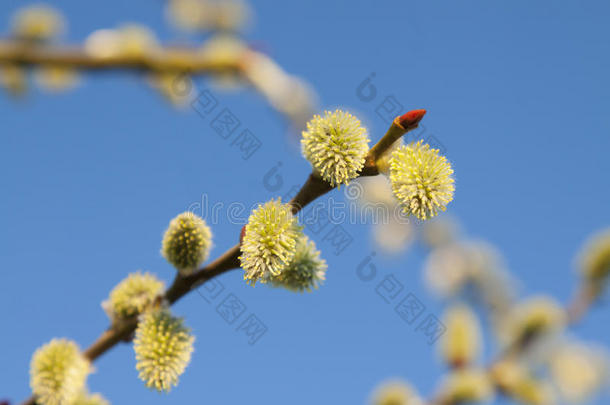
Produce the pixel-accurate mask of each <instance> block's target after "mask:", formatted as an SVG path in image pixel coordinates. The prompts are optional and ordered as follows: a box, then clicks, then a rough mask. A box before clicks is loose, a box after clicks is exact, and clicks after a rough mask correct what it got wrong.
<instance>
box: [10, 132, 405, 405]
mask: <svg viewBox="0 0 610 405" xmlns="http://www.w3.org/2000/svg"><path fill="white" fill-rule="evenodd" d="M410 129H413V128H410ZM406 132H407V131H404V132H403V134H404V133H406ZM382 139H383V138H382ZM389 146H391V144H389V145H388V147H389ZM373 149H375V148H373ZM373 149H371V151H370V152H369V154H370V153H372V151H373ZM377 151H381V153H383V152H384V151H385V150H381V149H380V148H377ZM366 161H367V162H369V161H370V159H369V158H367V160H366ZM373 162H374V160H373ZM377 173H378V171H377V169H376V167H375V165H374V163H372V164H371V163H367V164H366V165H365V167H364V168H363V170H362V171H361V173H360V176H373V175H376V174H377ZM332 189H333V187H332V186H331V185H330V184H329V183H327V182H325V181H324V180H322V179H321V178H320V177H319V176H317V175H315V174H311V175H310V176H309V177H308V178H307V181H306V182H305V184H303V186H302V187H301V189H300V190H299V192H298V193H297V194H296V196H295V197H294V198H293V199H292V200H291V201H290V203H289V204H290V205H292V211H293V213H294V214H296V213H297V212H299V211H300V210H301V209H302V208H304V207H305V206H306V205H307V204H309V203H310V202H312V201H314V200H315V199H317V198H318V197H320V196H322V195H324V194H326V193H328V192H329V191H331V190H332ZM238 257H239V244H237V245H235V246H233V247H232V248H230V249H229V250H227V251H226V252H224V253H223V254H222V255H221V256H219V257H218V258H217V259H215V260H214V261H212V262H211V263H209V264H208V265H207V266H205V267H203V268H201V269H199V270H197V271H196V272H195V273H193V274H191V275H189V276H186V277H184V276H181V275H180V274H179V273H178V274H177V275H176V277H175V278H174V281H173V282H172V285H171V286H170V287H169V288H168V289H167V290H166V291H165V293H164V294H163V298H164V299H165V300H166V301H167V302H168V303H169V304H170V305H171V304H173V303H175V302H176V301H178V300H179V299H180V298H182V297H184V296H185V295H186V294H188V293H189V292H190V291H191V290H193V289H195V288H197V287H199V286H200V285H201V284H203V283H205V282H206V281H208V280H211V279H212V278H214V277H216V276H218V275H220V274H222V273H226V272H227V271H229V270H233V269H237V268H239V259H238ZM136 327H137V318H131V319H128V320H125V321H123V322H121V323H119V324H115V325H113V326H111V327H110V328H108V329H107V330H106V331H104V332H103V333H102V334H101V335H100V336H99V337H98V338H97V339H96V340H95V342H93V343H92V344H91V346H89V347H88V348H87V349H86V350H85V352H84V354H85V357H87V359H89V360H90V361H94V360H95V359H97V358H98V357H100V356H101V355H103V354H104V353H106V352H107V351H108V350H110V349H111V348H112V347H114V346H115V345H117V344H118V343H120V342H122V341H129V340H130V337H131V335H132V334H133V332H134V331H135V329H136ZM35 403H36V401H35V398H34V396H32V397H30V398H28V399H27V400H26V401H24V402H22V405H34V404H35Z"/></svg>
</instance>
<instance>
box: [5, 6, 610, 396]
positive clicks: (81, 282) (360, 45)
mask: <svg viewBox="0 0 610 405" xmlns="http://www.w3.org/2000/svg"><path fill="white" fill-rule="evenodd" d="M21 4H23V2H3V3H2V4H1V5H0V23H1V24H2V26H3V27H7V26H8V22H9V19H10V15H11V14H12V13H13V12H14V11H15V10H16V8H17V7H18V6H20V5H21ZM52 4H53V5H55V6H56V7H57V8H58V9H60V10H61V11H62V12H63V13H64V14H65V16H66V17H67V19H68V21H69V32H68V35H67V40H69V41H71V42H77V41H82V40H83V39H84V38H85V37H86V35H87V34H88V33H89V32H91V31H92V30H94V29H98V28H109V27H114V26H116V25H117V24H120V23H123V22H140V23H143V24H147V25H149V26H150V27H152V28H153V29H154V30H155V31H157V32H158V35H159V36H160V37H161V38H162V39H163V40H164V41H169V40H171V39H175V38H176V37H178V38H180V34H179V33H177V32H175V31H173V30H172V29H171V28H169V27H168V25H167V24H166V23H165V21H164V18H163V10H162V7H161V2H154V1H150V0H132V1H130V2H119V1H110V2H103V3H95V2H93V3H92V2H82V1H74V0H64V1H55V2H52ZM252 8H253V9H254V12H255V15H256V21H255V22H254V24H252V28H251V29H250V30H249V31H248V32H247V34H246V36H247V39H248V40H251V41H253V42H256V43H264V44H265V49H267V50H268V52H269V53H270V54H271V55H272V56H273V57H274V58H275V59H276V60H277V61H278V62H279V63H280V64H281V65H282V66H283V67H284V68H285V69H286V70H287V71H288V72H290V73H294V74H297V75H300V76H302V77H304V78H305V79H306V80H308V81H309V82H310V83H311V84H312V86H313V87H314V88H315V89H316V90H317V92H318V94H319V96H320V106H321V108H334V107H337V106H342V107H345V108H347V109H350V110H351V111H353V112H355V113H356V114H358V115H359V116H360V117H361V118H362V120H363V121H364V122H365V123H366V125H367V126H368V127H369V129H370V133H371V137H372V139H373V140H376V139H378V138H379V137H380V136H381V135H382V134H383V133H384V132H385V129H386V125H385V123H384V122H383V120H382V119H381V118H380V117H379V116H378V115H377V114H376V111H375V110H376V108H377V106H378V105H379V104H380V103H381V102H382V101H383V100H384V99H385V97H388V96H393V97H394V98H395V99H396V100H397V101H398V102H400V103H401V104H402V105H403V106H404V107H405V109H407V110H408V109H414V108H426V109H427V110H428V114H427V115H426V117H425V120H424V121H423V123H424V125H425V126H426V128H427V129H428V130H429V131H430V133H431V134H433V135H434V136H435V138H437V139H438V140H439V142H440V143H441V144H442V145H443V146H444V148H445V150H446V153H447V156H448V158H449V159H450V160H451V162H452V164H453V166H454V169H455V173H456V194H455V200H454V202H452V203H451V205H450V208H449V212H450V213H451V214H453V215H455V216H456V217H458V218H459V219H460V221H461V222H462V223H463V224H464V228H465V230H466V232H467V234H468V235H470V236H473V237H480V238H484V239H487V240H489V241H491V242H492V243H494V244H495V245H497V246H499V247H500V248H501V250H502V251H503V253H504V255H505V257H506V259H507V262H508V265H509V267H510V269H511V270H512V271H513V272H514V274H515V275H516V277H518V278H519V279H520V280H521V281H522V288H521V292H522V294H523V295H526V294H530V293H536V292H544V293H548V294H552V295H553V296H555V297H556V298H557V299H559V300H561V301H567V300H568V299H569V297H570V294H571V293H572V290H573V288H574V285H575V282H576V276H575V274H574V266H573V258H574V255H575V254H576V253H577V252H578V249H579V246H580V244H581V243H582V241H583V240H584V239H585V238H586V237H587V236H588V235H589V234H590V233H592V232H594V231H596V230H599V229H601V228H603V227H606V226H608V225H609V224H610V211H609V210H608V206H609V203H610V188H609V187H608V178H607V176H608V173H610V159H608V148H609V147H610V140H609V139H610V138H609V137H608V134H609V130H610V117H609V115H608V114H607V112H608V108H609V107H610V103H609V100H608V97H609V96H608V91H607V90H608V88H609V85H610V79H609V76H608V71H610V52H609V51H610V45H609V42H608V38H609V35H610V26H609V25H608V24H607V20H608V16H609V11H610V4H609V3H608V2H604V1H590V2H586V3H585V2H567V1H555V2H526V1H511V2H494V3H493V4H492V3H490V2H487V1H482V0H479V1H461V2H446V3H440V2H411V1H378V2H375V3H374V6H372V5H371V3H370V2H365V1H347V0H340V1H334V2H325V1H319V0H311V1H307V2H276V1H271V0H260V1H256V2H254V4H252ZM372 73H374V74H375V76H374V78H373V82H372V83H373V85H374V86H375V87H376V89H377V90H378V92H377V96H376V98H375V99H374V100H372V101H369V102H365V101H363V100H361V99H360V98H359V97H357V88H358V86H359V84H360V83H361V82H362V81H363V80H364V79H365V78H367V77H369V75H371V74H372ZM206 85H207V83H204V86H206ZM213 91H214V94H215V95H217V97H218V100H219V101H220V103H221V104H222V105H224V106H226V107H227V108H230V109H231V111H233V112H234V114H235V115H236V116H238V117H239V119H240V120H241V121H242V124H243V125H244V127H247V128H249V129H250V130H251V131H252V132H253V133H254V134H256V136H258V137H259V138H260V139H261V141H262V142H263V146H262V147H261V149H260V150H259V151H258V152H257V153H256V154H255V155H254V156H253V157H252V158H251V159H249V160H242V159H241V158H240V155H239V152H238V151H237V150H236V149H235V148H234V147H231V145H230V143H229V142H227V141H225V140H223V139H222V138H220V137H218V136H217V135H216V133H215V132H214V131H213V130H212V129H211V128H210V122H209V120H205V119H202V118H201V117H200V116H199V115H197V114H196V113H195V112H193V111H190V110H188V109H187V110H185V111H177V110H175V109H172V108H171V107H169V106H168V105H167V103H165V102H164V100H162V99H161V98H160V97H159V96H158V95H157V94H156V93H154V92H153V91H152V90H151V89H150V88H149V87H147V86H146V85H145V84H144V83H143V82H142V81H141V80H139V79H138V78H137V77H135V76H134V75H130V74H114V73H113V74H102V75H98V76H94V75H87V76H86V77H85V78H84V80H83V83H82V85H81V86H80V87H79V88H77V89H76V90H74V91H70V92H67V93H63V94H60V95H56V96H54V95H47V94H43V93H41V92H39V91H34V92H32V93H31V94H30V97H29V98H27V99H26V100H23V101H20V102H15V101H12V100H10V99H8V98H7V97H4V96H3V97H1V98H0V117H1V118H0V125H1V131H2V137H1V147H0V169H1V173H2V175H1V176H0V185H1V186H2V190H3V196H4V197H3V198H2V210H1V214H0V219H1V224H2V232H1V233H0V238H1V239H0V246H2V248H1V249H2V250H1V253H2V254H1V256H0V257H1V266H2V271H1V272H0V283H1V284H2V286H3V287H2V294H0V317H1V319H2V320H3V326H4V328H3V333H2V336H1V337H0V342H1V345H0V347H2V359H3V360H4V367H2V370H1V371H0V381H1V383H0V397H3V396H4V397H8V398H11V399H12V400H13V401H18V400H21V399H23V398H25V397H26V396H27V395H28V394H29V387H28V367H29V361H30V356H31V354H32V352H33V351H34V350H35V349H36V348H37V347H38V346H40V345H41V344H43V343H45V342H47V341H49V340H50V339H51V338H52V337H56V336H57V337H61V336H65V337H70V338H72V339H75V340H76V341H77V342H79V344H81V345H82V346H83V347H84V346H87V345H88V344H89V343H90V342H92V341H93V340H94V339H95V337H96V336H97V335H98V334H99V333H100V332H101V331H102V330H103V328H105V327H106V326H107V319H106V315H105V314H104V312H103V311H102V310H101V308H100V302H101V301H102V300H103V299H105V297H106V296H107V294H108V292H109V291H110V289H111V288H112V287H113V286H114V285H115V284H116V283H117V282H118V281H120V280H121V279H122V278H123V277H124V276H125V275H126V274H127V273H129V272H132V271H135V270H137V269H144V270H148V271H152V272H154V273H156V274H158V275H159V277H161V278H162V279H164V280H165V281H166V282H167V283H169V282H171V279H172V278H173V276H174V270H173V269H172V268H171V266H170V265H169V264H167V263H166V262H165V261H164V259H163V258H162V257H161V256H160V254H159V248H160V239H161V235H162V233H163V231H164V229H165V227H166V226H167V223H168V222H169V220H170V219H171V218H172V217H173V216H175V215H176V214H178V213H179V212H182V211H184V210H185V209H187V208H188V207H189V206H190V205H191V204H193V203H194V202H198V201H201V200H202V198H203V196H204V195H206V196H207V198H209V201H211V202H221V203H224V204H226V205H228V204H231V203H232V202H241V203H243V204H245V205H246V206H250V205H252V204H255V203H258V202H263V201H266V200H268V199H270V198H272V197H276V196H281V195H283V193H285V192H287V191H288V187H289V186H290V185H292V184H299V183H301V182H303V181H304V180H305V178H306V176H307V174H308V171H309V166H308V163H307V162H306V161H305V160H304V159H302V158H300V156H299V154H298V151H297V149H296V148H295V147H294V145H292V144H291V143H290V142H288V141H287V137H286V126H285V123H284V122H283V121H282V120H281V119H278V116H277V115H276V114H275V113H274V112H273V111H272V110H271V109H270V108H269V107H268V106H267V105H266V104H265V103H264V102H263V100H262V99H261V98H260V97H259V96H258V95H257V94H255V93H254V92H252V91H248V90H247V91H242V92H237V93H222V92H219V91H217V90H213ZM278 162H282V166H281V167H280V172H279V173H280V175H281V176H282V177H283V178H284V179H285V184H286V186H285V187H284V188H282V189H281V190H278V191H277V192H270V191H269V190H268V189H266V188H265V187H264V184H263V177H264V175H265V173H267V172H268V171H269V170H270V169H271V168H272V167H274V166H275V165H276V164H277V163H278ZM335 193H336V195H335V198H342V197H341V195H342V192H336V191H335ZM240 227H241V226H240V225H236V224H231V223H228V221H220V223H218V224H215V225H213V231H214V241H215V248H214V250H213V251H212V256H213V257H214V256H216V255H218V254H220V253H222V252H223V251H224V250H225V249H226V248H228V247H230V246H233V245H234V244H235V243H236V242H237V237H238V236H237V235H238V233H239V229H240ZM345 230H346V231H347V232H348V233H349V234H350V235H353V238H354V241H353V243H352V244H350V245H349V247H348V248H346V249H345V251H343V252H342V253H341V254H339V255H335V254H333V252H332V247H331V246H330V245H328V242H327V241H326V242H325V241H323V240H321V239H322V238H318V239H317V242H318V246H319V247H320V248H321V249H322V251H323V255H324V256H325V258H326V259H327V261H328V263H329V272H328V277H327V282H326V283H325V285H324V286H323V288H321V289H320V290H318V291H317V292H315V293H313V294H305V295H294V294H290V293H288V292H284V291H278V290H273V289H268V288H264V287H263V286H260V287H259V286H257V287H256V288H251V287H248V286H247V285H246V284H245V283H244V282H243V281H242V275H241V272H240V271H233V272H231V273H228V274H225V275H223V276H222V277H221V278H220V279H219V280H220V282H221V283H222V285H223V286H224V288H225V289H224V290H223V291H224V293H223V295H222V296H221V297H225V296H228V295H229V294H234V296H235V297H238V298H239V300H240V301H241V302H242V303H243V304H244V306H245V307H246V309H245V312H244V314H243V315H242V316H243V317H246V316H247V315H249V314H254V315H255V316H257V317H258V318H259V319H260V320H261V321H263V322H264V324H265V325H266V326H267V328H268V331H267V333H266V334H265V335H264V336H263V337H262V338H261V339H260V341H259V342H257V343H256V344H255V345H253V346H251V345H249V344H248V343H247V338H246V336H245V335H244V334H243V333H240V332H239V331H236V329H238V324H239V322H241V320H240V319H239V320H237V321H235V322H234V323H233V324H227V323H226V322H225V320H223V318H222V317H221V316H220V315H219V314H218V313H217V312H216V309H215V308H216V305H217V303H214V304H211V303H208V302H207V301H206V300H204V299H203V298H202V297H201V296H198V295H197V294H191V295H189V296H188V297H187V298H185V299H183V300H182V301H180V302H179V303H178V304H177V305H176V306H175V313H176V314H179V315H181V316H185V317H186V320H187V323H188V325H189V326H191V327H192V329H193V330H194V333H195V334H196V336H197V341H196V344H195V353H194V356H193V361H192V363H191V365H190V366H189V368H188V369H187V371H186V373H185V374H184V375H183V377H182V378H181V384H180V385H179V386H178V387H177V388H176V389H175V390H174V391H173V392H172V393H171V394H170V395H169V396H168V397H166V396H165V395H160V394H157V393H156V392H151V391H149V390H148V389H146V388H145V387H144V385H143V384H142V383H141V382H140V381H139V380H138V379H137V374H136V371H135V368H134V358H133V351H132V348H131V346H130V345H121V346H119V347H116V348H115V349H113V350H112V351H111V352H110V353H108V354H107V355H106V356H104V357H103V358H101V359H100V360H99V361H98V362H97V363H96V367H97V372H96V373H95V374H93V375H92V376H91V377H90V379H89V384H90V388H91V390H92V391H99V392H102V393H103V394H104V395H105V396H106V397H108V398H109V399H110V400H111V401H112V402H113V403H115V404H118V403H129V402H136V401H137V402H147V403H150V404H156V403H159V404H161V403H167V401H173V402H175V403H181V402H187V401H188V402H192V401H193V398H197V400H196V401H197V402H198V403H222V404H238V403H244V402H246V401H247V402H254V403H269V404H276V403H278V404H279V403H285V402H287V401H290V402H291V403H292V404H310V403H318V402H319V403H364V402H365V401H366V399H367V398H368V396H369V393H370V391H371V390H372V389H373V388H374V387H375V385H376V384H377V383H379V382H380V381H382V380H384V379H386V378H388V377H402V378H404V379H407V380H409V381H411V382H412V383H413V384H414V385H415V386H416V387H418V389H419V390H420V391H421V392H423V393H424V394H430V393H431V392H432V391H433V390H434V387H435V386H436V384H437V381H438V379H439V378H440V376H441V375H442V373H443V370H444V369H443V366H442V364H441V363H440V361H438V358H437V356H436V352H435V349H434V347H431V346H429V345H428V344H427V343H426V340H425V338H424V336H423V335H422V334H421V333H419V332H417V331H415V330H414V327H412V326H410V325H407V324H406V323H404V322H403V321H402V320H401V319H400V318H399V317H398V316H397V315H396V313H395V312H394V311H393V309H392V306H391V305H388V304H386V303H385V302H384V301H383V300H382V299H381V298H380V297H379V296H378V295H377V294H376V293H375V286H376V285H377V284H378V282H379V281H381V277H382V276H383V275H387V274H394V275H395V276H396V277H397V278H398V279H399V280H400V281H401V282H402V283H403V284H404V285H405V286H406V289H408V290H409V291H411V292H413V293H414V294H415V295H417V296H418V297H419V298H420V300H421V301H422V302H424V303H425V305H426V310H427V311H428V312H429V313H432V314H440V313H441V311H442V306H441V305H440V303H439V302H438V301H437V300H436V298H435V297H434V296H433V295H431V294H430V292H429V291H428V290H427V289H426V288H425V286H424V284H423V281H422V274H421V262H422V258H423V255H422V250H421V249H418V248H416V249H414V250H411V251H409V252H408V253H406V254H404V255H401V256H399V257H392V258H384V257H382V256H381V255H377V256H375V258H374V264H375V265H376V266H377V268H378V269H379V276H378V277H377V279H376V280H373V281H371V282H364V281H362V280H360V279H359V278H358V277H357V276H356V268H357V266H358V264H359V263H361V262H362V260H363V259H365V257H366V256H367V255H368V254H369V253H370V252H371V251H373V250H374V249H375V248H374V246H373V245H372V244H371V240H370V235H369V234H370V232H369V229H368V226H366V225H358V224H346V225H345ZM312 236H314V235H312ZM314 239H316V237H315V236H314ZM609 321H610V311H609V310H608V309H607V308H605V307H604V306H600V307H598V308H595V309H594V310H593V311H592V313H591V314H590V315H589V316H588V317H587V318H586V320H585V321H584V322H583V323H582V324H580V325H579V326H578V327H577V328H576V329H575V333H576V334H577V335H578V336H581V337H583V338H585V339H588V340H597V341H600V342H605V343H608V339H607V336H608V333H610V327H609V326H608V325H610V322H609ZM605 400H606V401H607V400H608V397H606V398H605ZM602 402H604V401H603V399H600V402H599V403H602Z"/></svg>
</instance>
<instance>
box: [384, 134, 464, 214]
mask: <svg viewBox="0 0 610 405" xmlns="http://www.w3.org/2000/svg"><path fill="white" fill-rule="evenodd" d="M452 174H453V170H452V169H451V165H450V164H449V162H448V161H447V159H446V158H445V157H444V156H441V155H439V151H438V149H432V148H430V145H428V144H424V143H422V141H418V142H417V143H411V144H409V145H407V146H400V147H398V148H397V149H396V150H395V151H394V152H393V153H392V157H391V159H390V181H391V182H392V191H393V192H394V195H395V196H396V198H397V199H398V201H399V202H400V203H401V205H402V207H403V211H404V212H405V213H407V214H409V215H415V216H416V217H417V218H419V219H421V220H425V219H429V218H432V217H434V216H436V215H437V214H438V212H439V211H444V210H445V208H446V206H447V204H448V203H449V202H451V200H452V199H453V191H454V190H455V187H454V185H453V183H454V180H453V177H452Z"/></svg>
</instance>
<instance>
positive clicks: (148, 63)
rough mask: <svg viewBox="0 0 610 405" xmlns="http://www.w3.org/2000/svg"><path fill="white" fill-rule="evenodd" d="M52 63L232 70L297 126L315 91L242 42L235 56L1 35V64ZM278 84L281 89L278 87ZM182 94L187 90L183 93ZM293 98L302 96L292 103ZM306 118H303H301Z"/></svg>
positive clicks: (87, 67)
mask: <svg viewBox="0 0 610 405" xmlns="http://www.w3.org/2000/svg"><path fill="white" fill-rule="evenodd" d="M3 64H4V65H8V66H24V67H37V66H43V67H45V66H52V67H63V68H70V69H74V70H77V71H91V72H100V71H117V70H126V71H134V72H139V73H157V74H158V73H173V74H176V75H186V76H202V75H209V74H218V73H229V74H234V75H236V76H237V77H239V78H241V79H243V80H244V82H245V83H248V84H249V85H250V86H251V87H252V88H253V89H254V90H256V91H257V92H258V93H259V94H261V95H262V96H263V97H264V98H265V99H266V100H267V102H268V103H269V104H270V105H271V106H272V107H273V108H274V109H275V110H277V111H278V112H280V113H281V114H283V115H284V116H286V117H288V118H289V119H290V121H292V122H293V125H294V126H295V127H296V128H297V129H300V127H301V126H302V125H303V122H302V120H303V119H307V118H308V117H309V116H310V115H311V114H312V113H313V98H312V96H313V94H311V91H310V90H309V89H308V87H307V86H306V85H305V84H304V83H303V82H302V81H301V80H299V79H298V78H295V77H293V76H291V75H289V74H287V73H286V72H285V71H284V70H283V69H282V68H281V67H280V66H278V65H277V63H276V62H275V61H273V60H272V59H271V58H269V57H268V56H266V55H264V54H262V53H260V52H258V51H256V50H254V49H252V48H248V47H246V46H244V48H243V50H241V51H240V53H236V55H235V57H227V56H226V55H221V56H219V57H216V56H215V55H213V54H210V53H206V52H202V50H201V48H192V47H169V46H166V47H158V48H154V49H151V50H149V51H147V52H142V53H129V52H121V51H120V50H117V52H114V53H112V52H111V53H110V54H108V55H103V54H96V53H95V52H88V51H87V50H86V49H85V48H84V47H81V46H74V45H72V46H71V45H48V44H35V43H29V42H24V41H18V40H14V39H11V40H0V65H3ZM278 83H281V86H284V87H285V89H283V91H280V88H279V87H278V86H280V85H278ZM185 95H186V94H185ZM294 98H296V99H299V100H301V102H300V103H299V104H298V105H295V104H294V102H293V101H294V100H293V99H294ZM303 117H306V118H303Z"/></svg>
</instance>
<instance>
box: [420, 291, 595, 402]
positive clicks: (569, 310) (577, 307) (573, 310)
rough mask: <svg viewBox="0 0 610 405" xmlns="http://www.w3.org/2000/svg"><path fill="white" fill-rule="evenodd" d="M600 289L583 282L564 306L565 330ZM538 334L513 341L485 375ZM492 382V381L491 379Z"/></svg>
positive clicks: (519, 352) (517, 353)
mask: <svg viewBox="0 0 610 405" xmlns="http://www.w3.org/2000/svg"><path fill="white" fill-rule="evenodd" d="M599 291H600V287H599V286H597V285H594V284H592V283H591V282H584V283H583V284H582V285H581V286H580V287H579V289H578V290H577V291H576V294H575V295H574V297H573V298H572V300H571V301H570V302H569V303H568V304H567V305H566V307H565V309H564V311H565V313H566V316H567V324H566V328H567V327H570V326H573V325H574V324H576V323H577V322H578V321H580V320H581V319H582V317H583V316H584V315H585V314H586V313H587V310H588V309H589V308H590V307H591V305H592V304H593V302H594V301H595V298H596V297H597V296H598V295H599ZM539 336H540V335H539V333H538V332H533V333H531V334H528V335H525V336H524V337H523V338H521V339H519V340H517V341H515V342H514V343H513V344H511V345H509V346H508V347H507V348H506V349H504V350H503V351H502V352H501V353H500V355H499V356H498V357H497V358H495V359H494V360H492V361H491V362H490V363H489V364H488V365H487V368H486V369H485V370H486V373H488V374H491V373H492V371H493V369H494V367H495V366H496V365H498V364H500V363H502V362H503V361H506V360H509V359H514V358H517V357H519V356H521V355H523V353H524V352H525V350H526V349H527V347H528V346H529V345H530V343H532V342H533V341H535V340H536V339H537V338H538V337H539ZM491 381H493V379H491ZM495 388H496V390H497V391H499V392H503V393H504V394H506V395H507V396H511V393H510V392H508V391H505V390H502V387H500V386H498V385H495ZM446 404H447V401H445V399H444V398H443V396H442V393H439V394H437V396H436V397H433V398H432V399H430V400H428V401H427V405H446Z"/></svg>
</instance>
